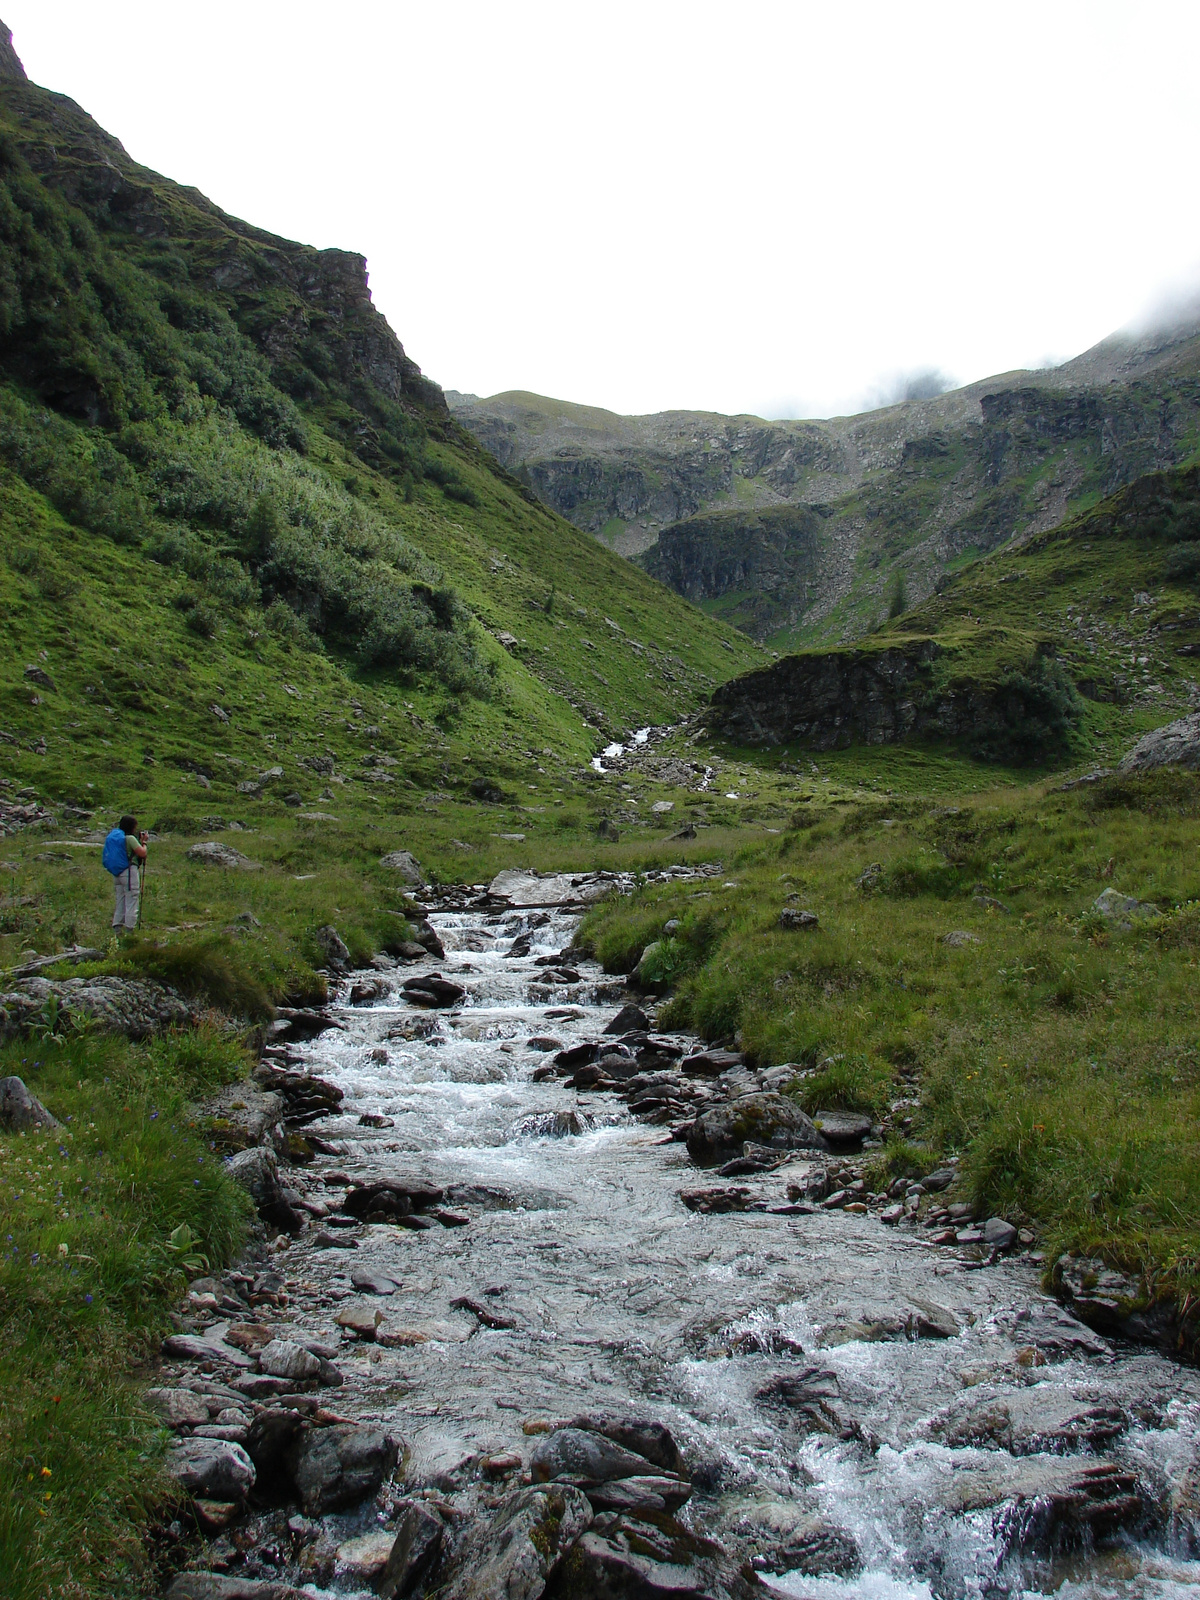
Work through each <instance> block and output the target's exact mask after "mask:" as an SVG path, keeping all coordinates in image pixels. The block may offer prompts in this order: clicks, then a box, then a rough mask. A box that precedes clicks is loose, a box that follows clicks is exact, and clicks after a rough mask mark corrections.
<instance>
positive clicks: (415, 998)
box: [401, 972, 467, 1010]
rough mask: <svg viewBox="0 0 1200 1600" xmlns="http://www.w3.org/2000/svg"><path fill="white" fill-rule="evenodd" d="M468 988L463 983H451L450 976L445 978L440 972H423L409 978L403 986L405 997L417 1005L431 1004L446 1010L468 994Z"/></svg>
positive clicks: (402, 991)
mask: <svg viewBox="0 0 1200 1600" xmlns="http://www.w3.org/2000/svg"><path fill="white" fill-rule="evenodd" d="M466 992H467V991H466V990H465V989H464V988H463V986H462V984H461V983H451V981H450V980H449V978H443V977H442V975H441V973H440V972H429V973H423V974H422V975H421V976H419V977H416V978H409V980H408V982H407V983H405V984H404V985H403V987H402V990H401V993H402V994H403V995H404V998H405V999H406V1000H408V1001H410V1002H411V1003H412V1004H413V1005H417V1006H430V1007H435V1008H437V1009H438V1010H444V1009H445V1008H446V1007H448V1006H456V1005H457V1004H458V1003H459V1001H460V1000H462V999H463V998H464V997H465V995H466Z"/></svg>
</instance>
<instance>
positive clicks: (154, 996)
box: [0, 977, 194, 1039]
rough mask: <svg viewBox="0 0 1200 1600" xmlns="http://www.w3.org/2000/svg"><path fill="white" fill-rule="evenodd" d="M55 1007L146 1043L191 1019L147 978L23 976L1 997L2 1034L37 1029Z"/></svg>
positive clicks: (179, 1001) (171, 996) (169, 994)
mask: <svg viewBox="0 0 1200 1600" xmlns="http://www.w3.org/2000/svg"><path fill="white" fill-rule="evenodd" d="M54 1005H57V1007H58V1010H59V1014H60V1015H64V1016H67V1017H72V1018H74V1017H77V1018H78V1019H79V1020H80V1021H81V1022H90V1023H92V1024H93V1026H95V1027H96V1028H98V1029H99V1030H100V1031H101V1032H102V1033H121V1034H124V1035H125V1037H126V1038H128V1039H148V1038H150V1037H151V1036H152V1035H153V1034H156V1033H161V1032H162V1031H163V1030H164V1029H166V1028H178V1027H183V1026H185V1025H186V1024H188V1023H190V1022H192V1021H193V1020H194V1018H193V1014H192V1009H191V1007H190V1006H189V1005H188V1004H187V1002H186V1001H185V1000H183V999H182V998H181V997H180V996H179V995H177V994H176V993H175V991H174V990H173V989H167V988H164V987H163V985H162V984H161V983H155V982H154V981H153V980H152V979H150V978H116V977H100V978H62V979H53V980H52V979H50V978H23V979H22V980H21V981H20V982H19V983H14V984H13V985H12V987H11V989H9V990H8V991H7V993H4V994H0V1036H3V1035H5V1034H14V1033H21V1032H23V1031H24V1030H25V1029H27V1028H29V1027H31V1026H34V1025H36V1024H37V1023H38V1022H39V1021H40V1020H41V1019H42V1018H43V1017H44V1016H45V1014H46V1012H47V1010H48V1009H52V1008H53V1006H54Z"/></svg>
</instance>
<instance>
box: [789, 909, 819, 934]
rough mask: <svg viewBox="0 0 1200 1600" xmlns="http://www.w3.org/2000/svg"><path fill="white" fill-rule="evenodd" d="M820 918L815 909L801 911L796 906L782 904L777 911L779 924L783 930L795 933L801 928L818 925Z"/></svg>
mask: <svg viewBox="0 0 1200 1600" xmlns="http://www.w3.org/2000/svg"><path fill="white" fill-rule="evenodd" d="M820 922H821V919H820V917H818V916H817V913H816V912H815V911H801V910H800V909H799V907H797V906H784V908H783V910H782V911H781V912H780V913H779V926H780V927H781V928H782V929H783V930H784V932H785V933H786V932H792V933H795V932H797V931H798V930H800V929H803V928H816V927H819V926H820Z"/></svg>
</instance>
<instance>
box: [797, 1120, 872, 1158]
mask: <svg viewBox="0 0 1200 1600" xmlns="http://www.w3.org/2000/svg"><path fill="white" fill-rule="evenodd" d="M812 1121H813V1127H814V1128H816V1130H817V1132H818V1133H819V1134H820V1135H821V1137H822V1138H823V1139H824V1140H825V1141H826V1143H828V1144H831V1145H833V1146H834V1148H835V1149H841V1148H844V1147H854V1146H857V1145H860V1144H861V1143H862V1142H863V1140H864V1139H866V1138H867V1137H868V1136H869V1134H870V1132H871V1128H872V1126H873V1123H872V1121H871V1118H870V1117H869V1116H867V1114H866V1112H865V1111H814V1112H813V1116H812Z"/></svg>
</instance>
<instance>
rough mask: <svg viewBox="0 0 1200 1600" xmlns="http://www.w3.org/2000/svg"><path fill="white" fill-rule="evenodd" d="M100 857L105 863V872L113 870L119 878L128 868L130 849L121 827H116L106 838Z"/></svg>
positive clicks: (113, 873)
mask: <svg viewBox="0 0 1200 1600" xmlns="http://www.w3.org/2000/svg"><path fill="white" fill-rule="evenodd" d="M100 859H101V861H102V862H103V863H104V870H105V872H111V873H112V875H113V877H114V878H119V877H120V876H121V874H122V873H123V872H124V871H125V870H126V869H127V868H128V866H129V851H128V849H127V847H126V844H125V834H124V831H123V830H122V829H121V828H114V829H113V830H112V832H111V833H110V834H109V835H108V837H107V838H106V839H105V841H104V854H103V855H102V856H101V857H100Z"/></svg>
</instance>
